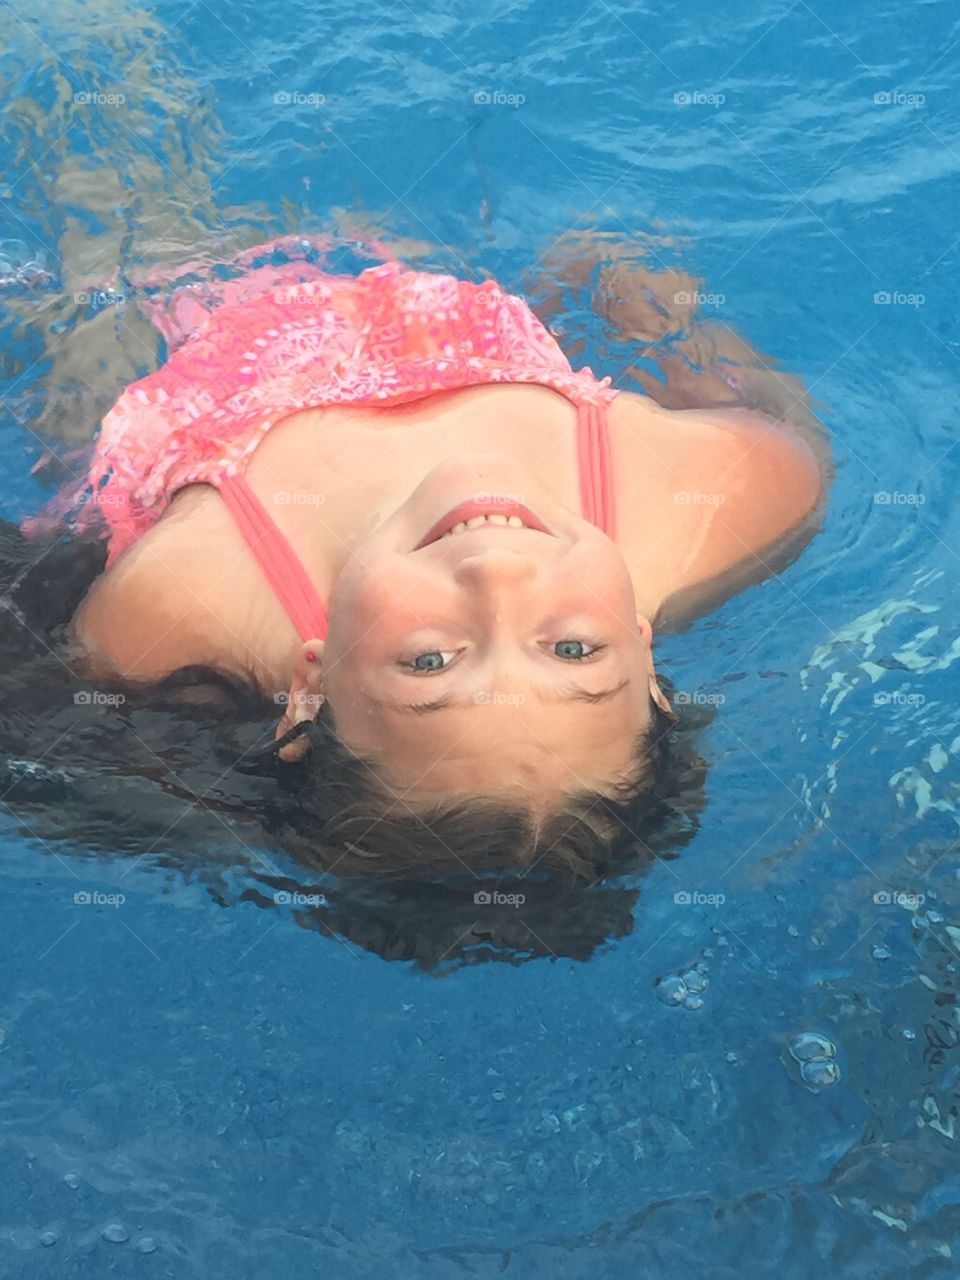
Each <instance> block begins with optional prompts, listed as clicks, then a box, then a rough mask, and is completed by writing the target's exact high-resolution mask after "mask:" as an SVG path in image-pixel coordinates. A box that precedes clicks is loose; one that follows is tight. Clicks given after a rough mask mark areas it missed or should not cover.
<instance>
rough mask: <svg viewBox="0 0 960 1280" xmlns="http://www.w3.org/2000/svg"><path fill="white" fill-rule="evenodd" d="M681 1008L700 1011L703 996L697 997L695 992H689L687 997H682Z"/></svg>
mask: <svg viewBox="0 0 960 1280" xmlns="http://www.w3.org/2000/svg"><path fill="white" fill-rule="evenodd" d="M683 1007H684V1008H685V1009H702V1008H703V996H698V995H697V994H696V993H695V992H693V991H691V992H690V994H689V995H687V996H684V999H683Z"/></svg>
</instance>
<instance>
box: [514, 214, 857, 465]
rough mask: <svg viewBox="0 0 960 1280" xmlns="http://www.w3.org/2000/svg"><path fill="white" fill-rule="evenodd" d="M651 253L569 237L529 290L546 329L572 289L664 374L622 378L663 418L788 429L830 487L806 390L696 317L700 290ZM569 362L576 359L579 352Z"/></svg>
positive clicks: (725, 328) (642, 372)
mask: <svg viewBox="0 0 960 1280" xmlns="http://www.w3.org/2000/svg"><path fill="white" fill-rule="evenodd" d="M649 253H650V251H649V250H648V249H647V248H646V247H645V246H644V245H643V244H639V243H625V242H624V241H623V240H617V239H615V238H614V237H612V236H610V235H608V234H606V233H595V232H568V233H567V234H566V235H565V236H563V237H561V238H560V240H558V241H557V242H556V244H555V245H554V246H553V247H552V248H551V249H550V250H549V251H548V253H547V254H545V255H544V257H543V258H542V259H541V260H540V263H539V264H538V266H537V269H536V273H535V275H534V277H533V279H532V280H531V282H530V286H529V288H530V292H531V295H532V297H533V299H534V304H535V305H536V308H537V311H538V314H540V316H541V319H543V320H544V322H545V323H547V322H548V321H549V319H550V318H551V317H553V316H556V315H557V314H558V313H559V312H560V311H562V310H563V308H564V306H565V304H566V302H567V297H568V294H569V291H570V290H571V289H575V290H580V291H584V290H586V291H588V292H589V293H590V298H591V303H592V305H593V307H594V309H595V310H596V311H597V313H598V314H599V315H600V316H601V317H602V319H603V321H604V323H605V326H606V327H607V330H608V333H609V335H610V336H611V337H614V338H617V339H620V340H621V341H627V342H629V343H631V344H634V345H635V349H636V355H637V356H638V357H641V358H646V359H648V360H651V361H653V362H654V363H655V364H656V365H657V366H658V367H659V369H660V371H661V372H662V374H663V378H662V379H661V378H658V377H656V376H655V375H654V374H653V373H651V372H650V371H649V369H644V368H642V367H640V366H638V365H631V366H629V367H628V368H627V369H626V370H625V372H626V373H628V374H629V375H630V376H631V377H632V378H633V379H634V380H635V381H636V382H638V383H639V384H640V386H641V387H642V388H643V390H644V392H645V393H646V394H647V395H648V396H649V397H650V398H651V399H652V400H655V401H656V402H657V403H658V404H660V405H662V406H663V407H664V408H666V409H722V410H737V409H741V410H742V409H747V410H752V411H753V412H754V413H759V414H764V415H765V416H766V417H768V418H771V419H774V420H776V421H778V422H781V423H783V424H786V426H787V428H788V429H789V432H790V434H792V435H794V436H796V437H799V439H801V440H802V441H803V442H804V443H805V444H806V445H807V446H808V447H809V448H810V449H812V450H813V452H814V454H815V456H816V458H817V461H818V463H819V466H820V470H821V472H822V474H823V477H824V480H825V481H826V480H829V478H831V477H832V474H833V464H832V458H831V453H830V442H829V435H828V433H827V431H826V430H825V428H824V427H823V425H822V423H821V422H820V421H819V420H818V418H817V417H816V416H815V414H814V412H813V402H812V400H811V398H810V396H809V394H808V392H807V391H806V390H805V388H804V387H803V384H802V383H801V382H800V380H799V379H798V378H796V377H794V376H793V375H791V374H788V373H785V372H783V371H782V370H780V369H778V368H776V367H775V365H774V362H773V361H772V360H771V359H770V358H769V357H766V356H764V355H762V354H761V353H759V352H757V351H756V350H755V349H754V348H753V347H751V346H750V344H749V343H748V342H747V341H746V340H745V339H744V338H741V337H740V336H739V335H738V334H737V333H736V332H734V330H733V329H731V328H730V327H729V325H727V324H725V323H723V322H722V321H718V320H713V319H707V320H701V319H699V317H698V310H699V304H698V301H697V300H698V298H700V297H702V296H703V295H702V289H703V284H704V282H703V281H702V280H701V279H699V278H697V277H695V276H692V275H690V274H689V273H687V272H685V271H681V270H678V269H676V268H673V267H666V268H663V269H661V270H654V269H653V267H652V266H651V265H650V264H649V262H647V261H645V260H644V259H645V258H646V257H647V256H648V254H649ZM568 354H578V353H576V352H575V351H571V352H568Z"/></svg>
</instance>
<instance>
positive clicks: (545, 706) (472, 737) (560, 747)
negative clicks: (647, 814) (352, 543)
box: [323, 455, 651, 803]
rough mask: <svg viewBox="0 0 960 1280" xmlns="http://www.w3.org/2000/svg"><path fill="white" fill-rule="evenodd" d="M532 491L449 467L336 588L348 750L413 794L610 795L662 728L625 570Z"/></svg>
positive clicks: (466, 466)
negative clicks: (637, 747)
mask: <svg viewBox="0 0 960 1280" xmlns="http://www.w3.org/2000/svg"><path fill="white" fill-rule="evenodd" d="M498 476H499V479H498ZM508 476H512V477H513V483H512V484H511V483H509V482H508V478H507V477H508ZM478 477H480V479H479V482H478ZM518 487H519V486H518V485H517V482H516V463H515V461H514V460H512V459H507V458H500V457H494V456H486V455H484V456H482V457H477V456H475V457H470V458H462V459H459V460H457V461H455V462H447V463H444V464H443V465H441V466H439V467H437V468H435V469H434V470H433V471H431V472H430V473H429V474H428V475H427V476H426V477H425V479H424V480H423V481H422V482H421V484H420V485H419V486H418V487H417V489H416V490H415V491H414V492H413V493H412V494H411V495H410V496H409V497H408V498H407V499H406V500H405V501H404V502H403V504H402V505H401V506H400V507H399V508H398V509H396V510H395V511H394V512H392V513H391V514H389V515H388V516H387V517H386V518H385V519H384V520H383V521H382V522H381V523H379V524H378V525H377V526H376V527H375V528H374V529H373V531H372V532H371V533H370V534H369V536H367V537H366V538H365V539H364V540H363V541H362V542H361V543H360V544H358V545H357V547H356V548H355V549H354V550H353V552H352V553H351V555H350V557H349V559H348V561H347V563H346V565H345V566H344V568H343V570H342V572H341V574H340V576H339V578H338V579H337V581H336V583H335V586H334V589H333V594H332V597H331V601H330V629H329V635H328V638H327V642H326V646H325V649H324V654H323V677H324V688H325V693H326V697H327V699H328V700H329V702H330V705H331V708H332V709H333V712H334V715H335V717H336V723H337V730H338V733H339V735H340V736H341V737H342V738H343V740H344V742H345V743H346V744H347V745H348V746H350V747H351V748H352V749H353V750H354V751H356V752H357V753H358V754H359V755H362V756H364V757H367V758H370V759H372V760H373V761H375V762H376V765H377V771H378V774H379V775H380V776H381V777H382V778H383V780H384V781H385V782H386V783H387V784H388V785H390V786H391V787H392V788H394V789H395V790H396V791H397V792H398V793H401V794H404V795H405V796H413V797H415V798H420V797H422V798H425V799H428V800H429V799H437V800H439V799H442V798H446V799H450V798H454V797H455V796H456V795H457V794H458V793H462V794H465V795H467V794H468V795H480V794H484V795H501V796H503V797H504V798H505V799H510V798H515V799H516V800H518V801H520V800H522V799H523V798H524V797H527V798H529V797H533V796H535V797H537V798H538V800H539V801H540V802H542V803H549V802H550V799H551V797H558V796H560V795H562V794H563V793H566V792H571V791H578V790H582V789H591V790H596V789H603V788H604V787H606V786H609V785H611V784H612V783H614V782H616V781H617V780H618V779H619V778H621V777H622V776H624V775H625V774H626V773H628V772H629V770H630V766H631V763H632V754H633V744H634V742H635V740H636V738H637V736H638V734H640V733H642V732H643V730H644V729H645V728H646V727H647V726H648V724H649V697H648V674H649V672H650V670H651V666H650V646H649V629H645V630H644V632H643V633H642V634H641V633H640V631H639V630H638V627H637V620H636V613H635V604H634V595H633V587H632V584H631V581H630V576H629V573H628V571H627V567H626V564H625V563H624V560H623V557H622V556H621V555H620V553H619V551H618V550H617V548H616V546H615V545H614V543H613V542H611V541H610V539H609V538H607V537H606V536H605V535H604V534H603V533H601V532H600V531H599V530H598V529H596V528H595V527H594V526H593V525H591V524H589V523H587V522H586V521H584V520H582V519H580V518H579V517H578V516H575V515H573V514H572V513H570V512H569V511H568V510H566V509H565V508H563V507H562V506H560V505H558V504H557V502H556V501H555V500H554V499H552V498H550V497H548V496H547V495H546V494H544V493H542V492H538V491H536V489H535V487H534V485H532V484H527V483H524V484H523V490H524V492H522V493H518V492H517V489H518ZM484 515H485V516H486V518H485V519H483V518H482V517H483V516H484ZM467 517H470V519H469V522H468V525H467V527H466V528H464V527H463V525H462V523H459V522H461V521H462V520H463V519H464V518H467ZM455 523H456V527H452V528H451V526H453V525H455Z"/></svg>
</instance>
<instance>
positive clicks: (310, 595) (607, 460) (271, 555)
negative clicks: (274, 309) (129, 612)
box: [218, 401, 616, 640]
mask: <svg viewBox="0 0 960 1280" xmlns="http://www.w3.org/2000/svg"><path fill="white" fill-rule="evenodd" d="M577 465H578V469H579V476H580V508H581V511H582V513H583V518H584V519H585V520H589V521H590V523H591V524H594V525H596V526H597V528H598V529H602V530H603V532H604V533H605V534H606V535H607V537H609V538H615V537H616V521H615V509H614V508H615V501H614V493H613V471H612V466H611V456H610V430H609V426H608V424H607V411H606V405H604V404H590V403H587V402H585V401H581V402H580V403H578V404H577ZM218 487H219V490H220V493H221V494H222V495H223V499H224V502H225V503H226V504H227V509H228V510H229V511H230V514H231V515H232V516H233V518H234V520H235V521H236V523H237V526H238V527H239V529H240V532H241V533H242V534H243V536H244V538H245V539H246V541H247V543H248V544H249V546H250V549H251V551H252V552H253V554H254V555H255V556H256V558H257V561H258V562H259V564H260V567H261V568H262V569H263V572H264V574H265V575H266V577H267V580H268V582H269V583H270V585H271V587H272V588H273V590H274V592H275V594H276V596H277V599H278V600H279V601H280V603H281V604H282V605H283V607H284V609H285V610H286V612H287V614H288V615H289V617H290V620H291V622H292V623H293V625H294V626H295V627H296V629H297V631H298V633H299V635H300V638H301V639H302V640H323V639H326V635H327V627H328V625H329V615H328V613H327V609H326V605H325V604H324V602H323V601H322V600H321V598H320V595H319V592H318V591H317V589H316V587H315V586H314V585H313V582H312V581H311V578H310V575H309V574H308V573H307V571H306V569H305V568H304V565H303V561H302V560H301V559H300V557H299V556H298V555H297V553H296V551H294V549H293V547H292V546H291V545H290V541H289V539H288V538H287V537H286V535H285V534H284V533H282V532H281V530H280V529H279V528H278V526H277V523H276V521H275V520H274V519H273V517H272V516H271V515H270V513H269V511H267V508H266V507H265V506H264V505H263V503H262V502H261V501H260V499H259V498H258V497H257V495H256V494H255V493H254V491H253V489H252V488H251V487H250V484H249V482H248V480H247V479H246V477H245V476H244V475H243V474H242V473H241V474H238V475H225V476H223V477H222V478H221V480H220V483H219V486H218Z"/></svg>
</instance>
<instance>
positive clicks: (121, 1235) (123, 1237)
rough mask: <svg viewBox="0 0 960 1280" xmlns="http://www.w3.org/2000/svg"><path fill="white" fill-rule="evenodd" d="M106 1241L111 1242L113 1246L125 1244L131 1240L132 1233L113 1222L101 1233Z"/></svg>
mask: <svg viewBox="0 0 960 1280" xmlns="http://www.w3.org/2000/svg"><path fill="white" fill-rule="evenodd" d="M100 1234H101V1236H103V1238H104V1240H109V1241H110V1243H111V1244H124V1243H126V1241H127V1240H129V1239H130V1232H129V1231H128V1230H127V1229H126V1227H123V1226H121V1225H120V1223H119V1222H111V1223H109V1224H108V1225H107V1226H105V1227H104V1228H103V1230H102V1231H101V1232H100Z"/></svg>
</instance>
